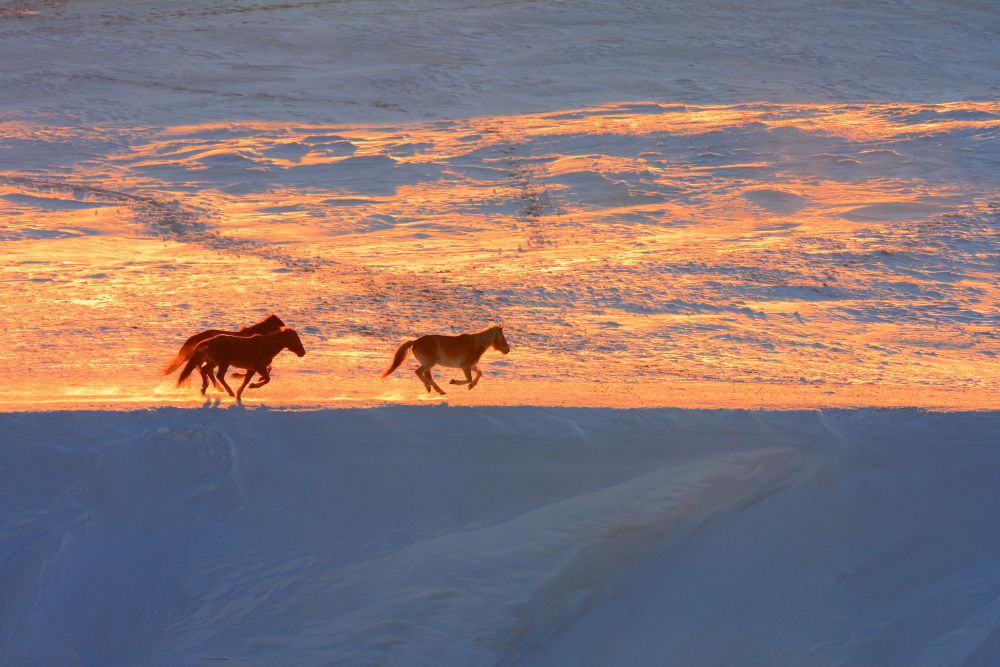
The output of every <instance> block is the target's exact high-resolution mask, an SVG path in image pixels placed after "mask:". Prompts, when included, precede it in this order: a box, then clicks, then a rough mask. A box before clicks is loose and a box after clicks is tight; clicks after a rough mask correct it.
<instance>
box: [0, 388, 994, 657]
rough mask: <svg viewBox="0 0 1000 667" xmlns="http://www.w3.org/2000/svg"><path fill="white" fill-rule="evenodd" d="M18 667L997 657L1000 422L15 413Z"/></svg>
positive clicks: (886, 415) (8, 480)
mask: <svg viewBox="0 0 1000 667" xmlns="http://www.w3.org/2000/svg"><path fill="white" fill-rule="evenodd" d="M0 429H2V432H3V434H4V435H3V445H2V447H0V477H2V480H0V481H2V484H0V510H2V511H0V521H2V524H0V538H2V539H0V563H2V564H3V566H2V569H0V591H2V593H3V594H2V595H0V655H2V656H3V660H2V662H3V664H5V665H8V664H10V665H68V664H82V665H107V666H114V665H122V666H126V665H128V666H133V665H164V666H166V665H196V664H204V663H206V662H207V661H220V660H245V661H248V662H252V663H253V664H268V665H331V664H357V665H365V664H385V665H408V666H409V665H461V666H463V667H464V666H468V665H497V664H519V665H587V664H592V665H611V664H615V665H643V664H650V665H652V664H656V665H664V664H679V665H680V664H683V665H708V664H713V665H715V664H740V665H742V664H768V665H778V664H786V665H818V664H824V665H828V664H864V665H875V664H896V665H900V664H925V665H957V664H995V663H996V661H997V660H998V659H1000V602H998V600H1000V532H998V531H997V530H996V518H995V517H996V507H997V505H998V503H1000V485H998V484H997V483H996V480H997V479H998V478H1000V450H998V445H1000V442H998V437H997V433H1000V413H996V412H980V413H931V412H922V411H917V410H856V411H808V412H807V411H802V412H756V411H755V412H747V411H724V410H716V411H684V410H674V409H656V410H629V411H621V410H610V409H559V408H531V407H497V408H489V407H475V408H454V407H415V406H395V407H384V408H377V409H369V410H319V411H305V412H293V411H272V410H268V409H264V408H261V409H256V410H246V409H225V410H220V409H202V410H182V409H174V408H167V409H161V410H156V411H142V412H99V411H95V412H60V413H8V414H2V415H0Z"/></svg>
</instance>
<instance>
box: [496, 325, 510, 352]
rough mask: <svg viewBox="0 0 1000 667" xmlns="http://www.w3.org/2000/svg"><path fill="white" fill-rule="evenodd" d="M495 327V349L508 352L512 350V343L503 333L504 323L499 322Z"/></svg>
mask: <svg viewBox="0 0 1000 667" xmlns="http://www.w3.org/2000/svg"><path fill="white" fill-rule="evenodd" d="M495 328H496V334H495V335H494V336H493V349H495V350H497V351H499V352H503V353H504V354H507V353H508V352H510V344H508V343H507V338H506V337H504V335H503V325H502V324H499V325H497V326H496V327H495Z"/></svg>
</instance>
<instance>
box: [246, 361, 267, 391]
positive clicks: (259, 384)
mask: <svg viewBox="0 0 1000 667" xmlns="http://www.w3.org/2000/svg"><path fill="white" fill-rule="evenodd" d="M270 370H271V367H270V366H268V367H267V368H265V369H263V370H258V371H257V372H258V373H260V382H254V383H253V384H252V385H250V388H251V389H259V388H260V387H263V386H264V385H265V384H267V383H268V382H270V381H271V374H270V373H269V372H268V371H270Z"/></svg>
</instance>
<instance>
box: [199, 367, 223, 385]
mask: <svg viewBox="0 0 1000 667" xmlns="http://www.w3.org/2000/svg"><path fill="white" fill-rule="evenodd" d="M203 368H204V369H205V371H206V374H207V375H208V379H209V380H210V381H211V382H212V386H213V387H215V389H216V391H222V387H220V386H219V383H218V382H217V381H216V380H215V364H209V363H206V364H205V365H204V366H203Z"/></svg>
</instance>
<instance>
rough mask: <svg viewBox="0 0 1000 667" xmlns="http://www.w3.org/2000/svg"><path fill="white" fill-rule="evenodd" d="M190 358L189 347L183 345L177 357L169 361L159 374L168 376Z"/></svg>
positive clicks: (185, 344)
mask: <svg viewBox="0 0 1000 667" xmlns="http://www.w3.org/2000/svg"><path fill="white" fill-rule="evenodd" d="M190 357H191V346H189V345H188V344H187V343H184V345H183V347H181V351H180V352H178V353H177V355H176V356H175V357H174V358H173V359H171V360H170V361H169V362H168V363H167V364H166V365H165V366H164V367H163V368H161V369H160V372H161V373H163V374H164V375H170V374H171V373H173V372H174V371H176V370H177V369H178V368H180V367H181V364H183V363H184V362H185V361H187V360H188V359H189V358H190Z"/></svg>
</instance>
